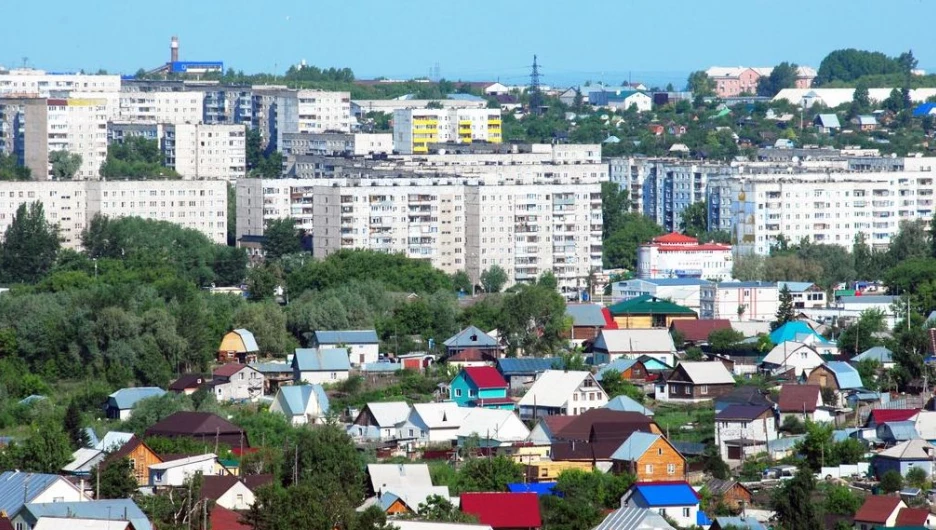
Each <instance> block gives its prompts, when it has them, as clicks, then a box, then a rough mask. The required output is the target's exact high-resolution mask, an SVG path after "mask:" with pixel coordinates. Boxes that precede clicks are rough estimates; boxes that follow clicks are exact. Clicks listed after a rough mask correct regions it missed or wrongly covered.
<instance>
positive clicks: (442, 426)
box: [407, 401, 465, 443]
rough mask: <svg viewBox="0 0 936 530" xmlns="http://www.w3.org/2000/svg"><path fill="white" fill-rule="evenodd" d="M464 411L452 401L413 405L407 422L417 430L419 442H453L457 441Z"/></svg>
mask: <svg viewBox="0 0 936 530" xmlns="http://www.w3.org/2000/svg"><path fill="white" fill-rule="evenodd" d="M464 410H465V409H460V408H459V407H458V403H455V402H454V401H442V402H439V403H414V404H413V408H412V410H411V411H410V414H409V418H408V419H407V421H408V422H409V423H411V424H413V426H414V427H415V428H416V429H419V441H420V442H423V443H435V442H454V441H455V440H457V439H458V430H459V428H460V427H461V422H462V418H463V417H464V416H465V412H464Z"/></svg>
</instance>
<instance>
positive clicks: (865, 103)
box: [848, 81, 871, 118]
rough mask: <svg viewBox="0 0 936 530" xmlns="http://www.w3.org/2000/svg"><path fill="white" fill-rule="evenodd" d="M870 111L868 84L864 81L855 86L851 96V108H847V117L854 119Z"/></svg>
mask: <svg viewBox="0 0 936 530" xmlns="http://www.w3.org/2000/svg"><path fill="white" fill-rule="evenodd" d="M870 111H871V96H870V94H869V92H868V83H867V82H865V81H858V84H857V85H855V95H854V96H852V102H851V106H850V107H849V111H848V115H849V116H850V117H852V118H854V117H855V116H860V115H862V114H867V113H868V112H870Z"/></svg>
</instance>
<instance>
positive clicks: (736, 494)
mask: <svg viewBox="0 0 936 530" xmlns="http://www.w3.org/2000/svg"><path fill="white" fill-rule="evenodd" d="M705 489H707V490H708V492H709V493H711V494H712V498H713V499H712V500H713V502H716V501H717V502H720V503H721V504H723V505H724V506H727V507H728V508H730V509H732V510H738V509H740V508H741V507H742V506H750V505H751V490H749V489H747V487H745V486H744V484H741V483H740V482H738V481H737V480H721V479H717V478H713V479H709V480H708V481H707V482H706V483H705Z"/></svg>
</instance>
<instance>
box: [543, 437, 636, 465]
mask: <svg viewBox="0 0 936 530" xmlns="http://www.w3.org/2000/svg"><path fill="white" fill-rule="evenodd" d="M622 443H623V442H621V441H618V440H605V441H598V442H588V441H584V440H562V441H558V442H555V443H553V444H552V446H551V447H550V458H551V459H553V460H555V461H562V460H579V461H582V460H584V461H597V460H611V455H613V454H614V452H615V451H617V450H618V448H619V447H621V444H622Z"/></svg>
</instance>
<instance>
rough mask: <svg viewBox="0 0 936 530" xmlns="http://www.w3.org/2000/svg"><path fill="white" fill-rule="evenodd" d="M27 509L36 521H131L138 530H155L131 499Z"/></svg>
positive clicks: (29, 506) (31, 506) (60, 504)
mask: <svg viewBox="0 0 936 530" xmlns="http://www.w3.org/2000/svg"><path fill="white" fill-rule="evenodd" d="M25 509H26V510H28V511H29V513H31V514H32V515H33V517H35V518H36V519H40V518H42V517H77V518H83V519H110V520H114V521H130V523H132V524H133V527H134V528H135V529H136V530H153V526H152V525H151V524H150V522H149V519H147V518H146V514H144V513H143V510H140V508H139V506H137V505H136V503H135V502H133V501H132V500H130V499H111V500H97V501H85V502H49V503H42V504H27V505H26V508H25ZM124 514H126V515H124Z"/></svg>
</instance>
